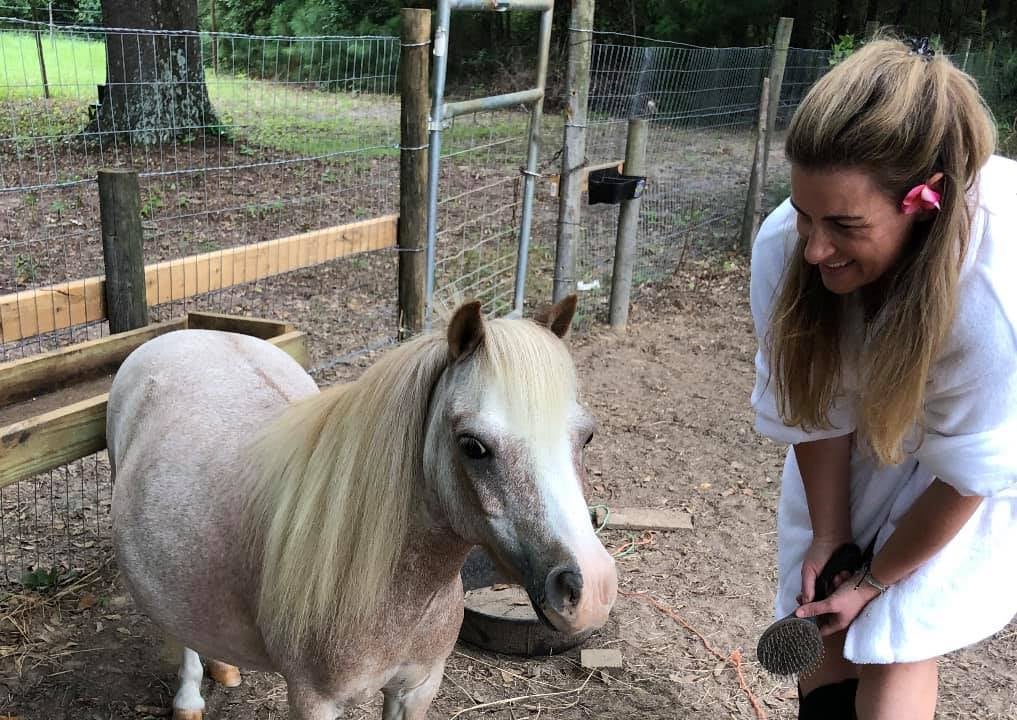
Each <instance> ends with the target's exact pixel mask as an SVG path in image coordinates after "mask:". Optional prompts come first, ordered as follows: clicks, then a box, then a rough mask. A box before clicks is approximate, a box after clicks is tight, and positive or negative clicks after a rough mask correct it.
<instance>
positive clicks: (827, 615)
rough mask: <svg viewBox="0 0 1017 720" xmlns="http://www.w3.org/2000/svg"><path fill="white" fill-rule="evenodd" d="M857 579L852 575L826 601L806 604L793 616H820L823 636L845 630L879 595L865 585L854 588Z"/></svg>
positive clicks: (876, 591)
mask: <svg viewBox="0 0 1017 720" xmlns="http://www.w3.org/2000/svg"><path fill="white" fill-rule="evenodd" d="M859 577H860V575H854V576H851V577H850V581H848V582H844V581H842V582H841V583H840V584H839V586H838V587H837V589H836V590H835V591H834V593H833V594H832V595H831V596H830V597H828V598H827V599H826V600H820V601H819V602H812V603H806V604H805V605H802V606H801V607H800V608H798V609H797V610H795V615H796V616H798V617H800V618H807V617H816V616H822V617H821V618H820V619H819V631H820V633H821V634H823V635H824V636H825V635H833V634H834V633H836V632H840V631H841V630H845V629H847V627H848V626H849V625H850V624H851V623H852V622H854V619H855V618H856V617H858V615H859V613H861V611H862V610H863V609H865V606H866V605H868V604H869V603H870V602H872V600H873V598H875V597H876V596H878V595H879V591H878V590H877V589H875V588H874V587H871V586H870V585H868V584H866V583H862V584H861V585H859V586H858V587H856V585H858V582H857V581H858V579H859Z"/></svg>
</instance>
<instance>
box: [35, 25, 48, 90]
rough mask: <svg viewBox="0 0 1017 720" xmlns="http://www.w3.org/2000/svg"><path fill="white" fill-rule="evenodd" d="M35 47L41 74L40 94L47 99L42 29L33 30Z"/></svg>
mask: <svg viewBox="0 0 1017 720" xmlns="http://www.w3.org/2000/svg"><path fill="white" fill-rule="evenodd" d="M35 49H36V52H38V53H39V73H40V74H41V75H42V95H43V97H44V98H46V99H47V100H48V99H49V80H47V79H46V58H45V57H44V56H43V54H42V31H41V30H36V31H35Z"/></svg>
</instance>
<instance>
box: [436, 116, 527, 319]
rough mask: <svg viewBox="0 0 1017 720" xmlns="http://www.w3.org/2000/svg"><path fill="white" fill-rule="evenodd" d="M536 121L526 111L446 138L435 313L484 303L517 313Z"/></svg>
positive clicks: (464, 124) (495, 310) (460, 127)
mask: <svg viewBox="0 0 1017 720" xmlns="http://www.w3.org/2000/svg"><path fill="white" fill-rule="evenodd" d="M528 117H529V114H528V113H526V112H524V111H523V110H522V109H521V110H520V111H518V112H515V111H508V110H502V111H494V112H483V113H474V114H472V115H465V116H462V117H458V118H455V119H454V120H453V121H452V124H451V125H450V127H449V128H448V129H447V130H446V131H445V132H443V133H442V135H443V138H442V159H441V168H440V179H439V188H440V195H439V200H438V234H437V238H436V262H435V299H434V302H435V306H436V307H437V308H439V309H441V308H444V309H446V310H448V309H451V307H452V306H454V305H455V304H456V303H457V302H458V301H460V300H464V299H477V300H480V301H481V303H482V306H483V309H484V311H485V312H487V313H490V314H493V315H501V314H504V313H506V312H508V311H509V310H511V309H512V295H513V290H514V287H515V270H516V260H517V257H518V254H517V251H518V244H517V243H518V232H519V213H520V209H521V206H522V182H521V177H522V176H521V175H520V172H519V168H520V166H521V165H522V162H523V159H524V158H525V155H526V128H527V119H528Z"/></svg>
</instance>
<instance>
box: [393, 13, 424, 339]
mask: <svg viewBox="0 0 1017 720" xmlns="http://www.w3.org/2000/svg"><path fill="white" fill-rule="evenodd" d="M400 21H401V32H400V41H401V42H400V44H401V48H400V57H399V97H400V109H401V112H400V119H399V147H400V151H399V231H398V238H399V339H400V340H402V339H404V338H406V337H408V336H410V335H413V334H416V333H419V332H420V331H421V330H422V329H423V327H424V311H425V307H426V305H427V300H426V298H425V290H424V284H425V270H426V263H427V257H426V254H425V253H424V250H425V248H426V247H427V152H428V148H427V122H428V118H429V117H430V115H429V109H430V108H429V106H430V96H429V91H428V78H429V76H430V72H429V65H428V62H429V56H430V53H428V45H429V40H430V37H431V11H430V10H418V9H413V8H403V9H402V12H401V14H400Z"/></svg>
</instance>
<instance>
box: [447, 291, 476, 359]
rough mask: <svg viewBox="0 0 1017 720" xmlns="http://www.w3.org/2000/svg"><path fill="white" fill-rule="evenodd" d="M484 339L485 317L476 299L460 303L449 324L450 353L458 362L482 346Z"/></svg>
mask: <svg viewBox="0 0 1017 720" xmlns="http://www.w3.org/2000/svg"><path fill="white" fill-rule="evenodd" d="M483 341H484V317H483V316H482V315H481V314H480V303H479V302H478V301H476V300H474V301H473V302H468V303H465V304H463V305H460V306H459V308H458V309H457V310H456V312H455V315H453V316H452V320H451V322H449V324H448V354H449V359H450V360H451V361H452V362H457V361H458V360H461V359H463V358H465V357H467V356H468V355H469V354H470V353H472V352H473V351H474V350H476V349H477V348H478V347H480V343H482V342H483Z"/></svg>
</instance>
